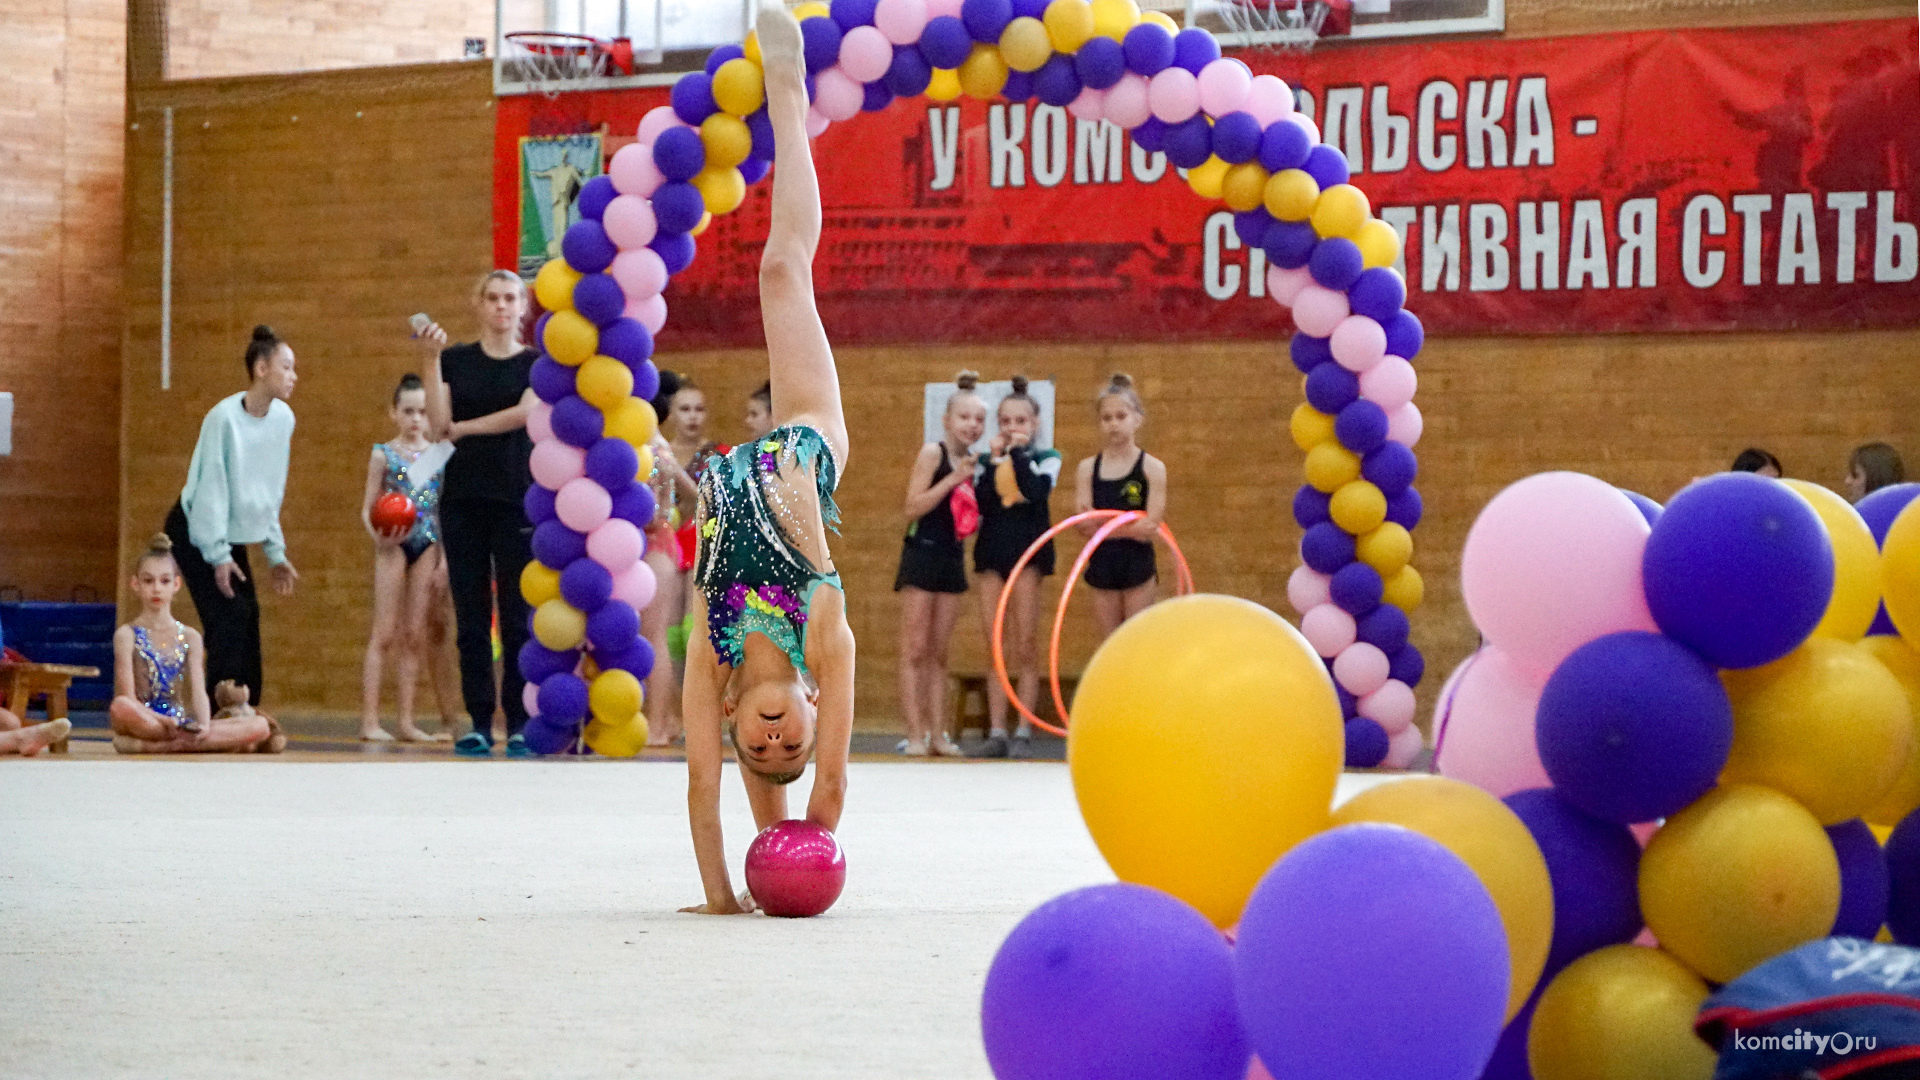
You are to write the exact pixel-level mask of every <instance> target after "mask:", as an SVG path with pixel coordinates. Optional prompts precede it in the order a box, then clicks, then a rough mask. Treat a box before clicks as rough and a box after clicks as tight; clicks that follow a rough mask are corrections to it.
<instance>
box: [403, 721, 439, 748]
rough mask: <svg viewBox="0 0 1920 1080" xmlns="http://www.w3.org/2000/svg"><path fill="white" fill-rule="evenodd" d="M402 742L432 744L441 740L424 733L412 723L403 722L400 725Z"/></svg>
mask: <svg viewBox="0 0 1920 1080" xmlns="http://www.w3.org/2000/svg"><path fill="white" fill-rule="evenodd" d="M400 741H401V742H424V743H430V742H438V741H440V740H439V739H437V738H435V737H434V736H432V735H429V734H427V733H426V732H424V731H421V730H420V729H419V728H418V727H416V726H415V725H414V724H413V722H412V721H402V722H401V724H400Z"/></svg>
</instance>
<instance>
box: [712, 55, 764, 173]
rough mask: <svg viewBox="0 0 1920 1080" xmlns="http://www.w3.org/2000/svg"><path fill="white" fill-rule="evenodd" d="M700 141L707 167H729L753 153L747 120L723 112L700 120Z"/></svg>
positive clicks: (730, 61)
mask: <svg viewBox="0 0 1920 1080" xmlns="http://www.w3.org/2000/svg"><path fill="white" fill-rule="evenodd" d="M738 62H739V61H734V60H729V61H728V63H738ZM700 142H701V143H702V144H703V145H704V146H705V147H706V148H707V168H709V169H731V168H733V167H734V166H735V165H738V164H740V163H741V162H743V161H745V160H747V155H748V154H751V153H753V132H751V131H748V130H747V122H746V121H745V120H742V119H740V118H739V117H737V116H728V115H727V114H726V113H723V112H717V113H714V114H713V115H712V116H709V117H707V118H706V119H705V120H702V121H701V122H700Z"/></svg>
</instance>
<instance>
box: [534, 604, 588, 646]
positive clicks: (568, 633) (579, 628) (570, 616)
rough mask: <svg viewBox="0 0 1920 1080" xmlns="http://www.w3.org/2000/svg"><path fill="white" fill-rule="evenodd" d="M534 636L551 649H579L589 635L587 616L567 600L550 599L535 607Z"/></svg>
mask: <svg viewBox="0 0 1920 1080" xmlns="http://www.w3.org/2000/svg"><path fill="white" fill-rule="evenodd" d="M533 636H534V637H536V638H538V639H539V641H540V644H542V645H545V646H546V647H547V648H549V649H554V650H556V651H560V650H565V649H577V648H579V647H580V641H581V639H582V638H585V637H586V636H587V617H586V616H585V615H582V614H581V613H580V611H579V609H578V608H575V607H574V606H573V605H572V604H569V603H567V602H566V601H565V600H549V601H547V602H546V603H544V604H541V605H540V606H539V607H537V608H534V609H533Z"/></svg>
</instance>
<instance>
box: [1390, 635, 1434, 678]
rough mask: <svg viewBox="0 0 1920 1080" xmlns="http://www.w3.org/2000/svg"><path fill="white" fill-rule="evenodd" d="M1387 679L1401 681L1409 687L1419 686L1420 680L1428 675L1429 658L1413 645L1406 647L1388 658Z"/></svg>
mask: <svg viewBox="0 0 1920 1080" xmlns="http://www.w3.org/2000/svg"><path fill="white" fill-rule="evenodd" d="M1387 664H1388V665H1389V666H1388V668H1387V678H1389V679H1399V680H1400V681H1401V682H1403V683H1406V684H1407V685H1408V686H1410V687H1411V686H1419V685H1420V680H1421V679H1423V678H1425V677H1426V675H1427V658H1426V657H1424V656H1422V655H1420V650H1419V649H1416V648H1414V647H1413V646H1412V645H1407V646H1404V647H1402V648H1401V649H1400V651H1398V652H1395V653H1392V654H1389V655H1388V657H1387Z"/></svg>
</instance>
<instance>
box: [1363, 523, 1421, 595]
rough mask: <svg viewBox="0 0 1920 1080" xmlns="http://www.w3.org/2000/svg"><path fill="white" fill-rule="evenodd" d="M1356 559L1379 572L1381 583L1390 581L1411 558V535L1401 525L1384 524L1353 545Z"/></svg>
mask: <svg viewBox="0 0 1920 1080" xmlns="http://www.w3.org/2000/svg"><path fill="white" fill-rule="evenodd" d="M1354 553H1355V556H1356V557H1357V558H1359V560H1360V561H1361V562H1363V563H1366V564H1367V565H1368V566H1371V567H1373V568H1374V569H1375V570H1378V571H1379V572H1380V580H1381V581H1391V580H1393V576H1394V575H1395V574H1398V573H1399V572H1400V568H1401V567H1403V566H1405V565H1407V560H1408V559H1411V558H1413V534H1412V533H1410V532H1408V531H1407V530H1406V528H1405V527H1404V526H1402V525H1398V524H1396V523H1394V522H1391V521H1389V522H1385V523H1384V524H1382V525H1380V526H1379V527H1378V528H1376V529H1374V530H1373V531H1372V532H1370V533H1367V534H1366V535H1365V536H1362V537H1360V538H1359V540H1358V541H1356V542H1355V544H1354Z"/></svg>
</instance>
